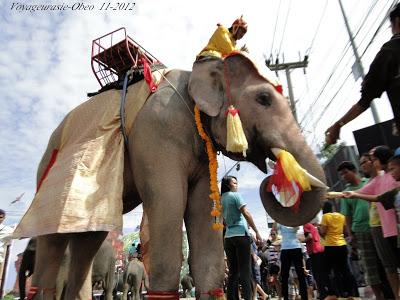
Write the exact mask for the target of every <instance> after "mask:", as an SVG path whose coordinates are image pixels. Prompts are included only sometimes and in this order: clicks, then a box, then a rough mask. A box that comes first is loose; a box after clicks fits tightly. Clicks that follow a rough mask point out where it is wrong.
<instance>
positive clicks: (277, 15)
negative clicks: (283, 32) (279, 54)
mask: <svg viewBox="0 0 400 300" xmlns="http://www.w3.org/2000/svg"><path fill="white" fill-rule="evenodd" d="M281 3H282V0H280V1H279V5H278V13H277V14H276V19H275V28H274V34H273V36H272V44H271V51H270V52H269V53H270V55H272V49H273V47H274V41H275V33H276V26H277V24H278V17H279V12H280V9H281Z"/></svg>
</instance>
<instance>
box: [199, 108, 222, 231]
mask: <svg viewBox="0 0 400 300" xmlns="http://www.w3.org/2000/svg"><path fill="white" fill-rule="evenodd" d="M194 118H195V120H196V126H197V131H198V132H199V135H200V137H201V138H202V139H203V140H204V141H205V143H206V149H207V155H208V170H209V172H210V192H211V193H210V196H209V197H210V199H211V200H212V201H213V209H212V211H211V216H213V217H214V224H213V226H212V227H213V229H214V230H221V229H223V227H224V226H223V225H222V223H221V209H222V205H221V196H220V194H219V190H218V179H217V170H218V161H217V152H216V151H215V150H214V147H213V145H212V142H211V139H210V137H209V136H208V135H207V133H206V132H205V131H204V128H203V124H202V123H201V118H200V110H199V108H198V107H197V105H196V106H195V107H194Z"/></svg>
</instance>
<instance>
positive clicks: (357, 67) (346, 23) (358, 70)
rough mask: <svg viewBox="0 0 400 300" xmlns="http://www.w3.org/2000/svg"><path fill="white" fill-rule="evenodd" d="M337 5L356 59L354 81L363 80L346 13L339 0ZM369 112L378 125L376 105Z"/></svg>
mask: <svg viewBox="0 0 400 300" xmlns="http://www.w3.org/2000/svg"><path fill="white" fill-rule="evenodd" d="M339 5H340V9H341V11H342V14H343V18H344V24H345V25H346V29H347V32H348V34H349V38H350V43H351V48H353V52H354V56H355V58H356V61H355V63H354V65H353V68H352V69H353V74H354V77H355V79H356V80H357V79H358V76H361V78H362V79H364V77H365V73H364V68H363V65H362V62H361V58H360V55H359V54H358V50H357V46H356V43H355V41H354V37H353V33H352V32H351V29H350V25H349V22H348V21H347V16H346V13H345V11H344V8H343V4H342V1H341V0H339ZM371 112H372V116H373V118H374V122H375V124H378V123H380V119H379V114H378V111H377V109H376V105H375V103H373V102H372V103H371Z"/></svg>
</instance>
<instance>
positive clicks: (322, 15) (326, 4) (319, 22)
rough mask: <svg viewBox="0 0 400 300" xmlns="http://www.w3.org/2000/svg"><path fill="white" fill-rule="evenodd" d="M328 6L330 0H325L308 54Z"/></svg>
mask: <svg viewBox="0 0 400 300" xmlns="http://www.w3.org/2000/svg"><path fill="white" fill-rule="evenodd" d="M376 1H378V0H376ZM327 6H328V0H326V1H325V6H324V10H323V11H322V14H321V17H320V19H319V21H318V25H317V29H316V30H315V33H314V37H313V39H312V40H311V44H310V47H309V48H308V49H307V51H306V53H307V54H311V50H312V47H313V45H314V41H315V37H316V36H317V34H318V31H319V28H320V26H321V23H322V19H323V17H324V15H325V11H326V8H327Z"/></svg>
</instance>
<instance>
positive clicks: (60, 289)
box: [19, 238, 115, 300]
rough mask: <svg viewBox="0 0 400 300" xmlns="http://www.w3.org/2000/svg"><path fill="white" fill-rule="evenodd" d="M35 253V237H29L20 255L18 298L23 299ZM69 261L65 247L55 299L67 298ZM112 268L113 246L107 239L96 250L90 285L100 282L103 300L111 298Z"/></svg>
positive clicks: (32, 272)
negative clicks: (21, 255)
mask: <svg viewBox="0 0 400 300" xmlns="http://www.w3.org/2000/svg"><path fill="white" fill-rule="evenodd" d="M35 254H36V238H32V239H30V241H29V242H28V245H27V247H26V249H25V251H24V254H23V257H22V263H21V267H22V266H23V268H21V269H20V272H19V286H20V299H25V282H26V277H29V276H30V275H32V274H34V273H35V272H34V264H35V260H34V258H35ZM70 262H71V254H70V251H69V249H68V248H67V249H66V251H65V254H64V255H63V257H62V260H61V264H60V268H59V271H58V274H57V277H56V294H55V299H56V300H61V299H68V298H66V297H65V291H66V287H67V279H68V272H69V266H70ZM114 269H115V253H114V248H113V247H112V245H111V243H110V242H109V241H108V240H105V241H104V242H103V243H102V244H101V246H100V248H99V250H98V251H97V253H96V255H95V257H94V260H93V267H92V286H94V285H95V284H96V283H100V284H101V287H102V289H103V290H104V294H105V300H112V299H113V295H112V293H113V289H114Z"/></svg>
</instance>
